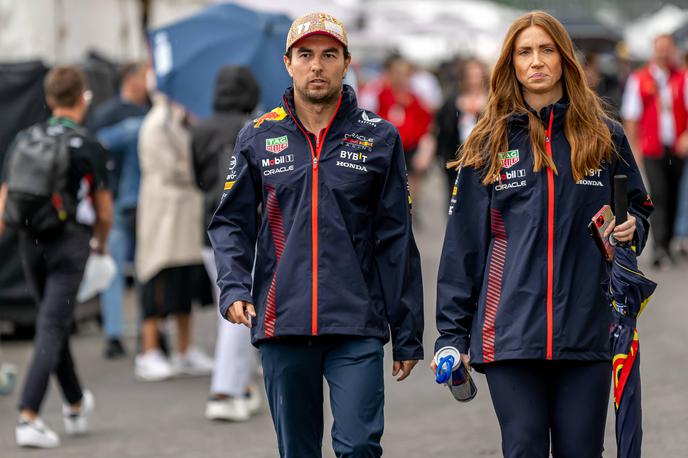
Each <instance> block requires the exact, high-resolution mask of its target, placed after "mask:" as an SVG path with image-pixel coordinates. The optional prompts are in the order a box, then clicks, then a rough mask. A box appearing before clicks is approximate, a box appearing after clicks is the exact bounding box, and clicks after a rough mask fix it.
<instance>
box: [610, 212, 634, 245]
mask: <svg viewBox="0 0 688 458" xmlns="http://www.w3.org/2000/svg"><path fill="white" fill-rule="evenodd" d="M635 224H636V220H635V216H633V215H628V219H627V220H626V222H625V223H623V224H620V225H619V226H617V225H616V219H613V220H612V222H611V223H609V226H607V230H606V231H604V237H605V238H606V237H609V235H610V234H612V233H613V234H614V238H615V239H616V240H617V241H618V242H622V243H626V242H630V241H631V240H633V234H635ZM612 231H613V232H612Z"/></svg>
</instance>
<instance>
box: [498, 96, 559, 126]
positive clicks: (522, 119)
mask: <svg viewBox="0 0 688 458" xmlns="http://www.w3.org/2000/svg"><path fill="white" fill-rule="evenodd" d="M568 107H569V99H568V96H567V95H566V94H564V96H563V97H562V98H561V99H559V100H558V101H557V102H555V103H553V104H551V105H547V106H546V107H543V108H542V109H541V110H540V111H539V112H538V111H536V110H535V109H534V108H532V107H531V106H530V105H528V104H527V103H526V108H527V109H528V111H529V112H530V113H532V114H534V115H535V116H536V117H537V118H538V119H539V120H540V121H541V122H542V123H543V125H544V126H545V127H547V126H548V125H549V117H550V113H552V111H554V119H553V121H552V129H553V130H556V129H562V128H563V127H564V120H565V118H566V110H568ZM510 121H511V122H510V124H511V125H512V126H515V127H516V126H517V127H524V128H526V129H527V128H528V113H516V114H514V115H513V116H512V117H511V120H510Z"/></svg>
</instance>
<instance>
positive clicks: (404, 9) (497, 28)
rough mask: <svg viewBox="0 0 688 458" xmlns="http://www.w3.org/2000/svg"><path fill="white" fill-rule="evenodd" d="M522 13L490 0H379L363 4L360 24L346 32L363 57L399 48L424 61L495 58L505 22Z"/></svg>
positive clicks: (356, 52)
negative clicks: (416, 0)
mask: <svg viewBox="0 0 688 458" xmlns="http://www.w3.org/2000/svg"><path fill="white" fill-rule="evenodd" d="M521 13H522V11H521V10H517V9H514V8H510V7H506V6H503V5H499V4H497V3H493V2H488V1H475V0H456V1H451V2H447V1H441V0H428V1H423V2H400V1H394V0H380V1H376V2H374V3H371V4H369V5H366V6H365V20H364V21H362V24H361V25H362V27H360V28H358V29H356V30H355V31H354V32H353V33H350V42H351V48H352V52H353V53H354V56H356V55H361V56H362V57H363V58H365V57H373V58H379V57H380V56H383V55H384V54H386V53H388V52H389V51H391V50H397V51H399V52H400V53H401V54H403V55H404V56H406V57H407V58H409V59H411V60H413V61H415V62H417V63H419V64H423V65H434V64H436V63H437V62H439V61H441V60H444V59H448V58H451V57H453V56H456V55H475V56H477V57H479V58H481V59H483V60H485V61H487V62H494V61H495V60H496V58H497V56H498V55H499V50H500V48H501V45H502V40H503V38H504V36H505V34H506V31H507V29H508V27H509V24H510V23H511V22H512V21H513V20H514V19H515V18H516V17H518V16H519V15H520V14H521Z"/></svg>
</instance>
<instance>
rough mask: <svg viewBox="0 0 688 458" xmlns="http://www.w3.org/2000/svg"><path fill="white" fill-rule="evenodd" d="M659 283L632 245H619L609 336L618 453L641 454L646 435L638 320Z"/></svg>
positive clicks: (611, 279) (612, 280)
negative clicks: (646, 271) (648, 274)
mask: <svg viewBox="0 0 688 458" xmlns="http://www.w3.org/2000/svg"><path fill="white" fill-rule="evenodd" d="M656 287H657V284H656V283H655V282H653V281H651V280H649V279H648V278H646V277H645V276H644V275H643V273H642V272H640V271H639V270H638V262H637V259H636V256H635V252H634V250H633V249H632V248H631V247H627V246H617V247H616V249H615V255H614V261H613V262H612V265H611V269H610V274H609V290H608V291H609V292H608V297H609V300H610V302H611V304H612V307H613V311H612V314H613V317H614V318H613V321H612V326H611V328H610V333H609V339H610V344H611V349H612V355H613V356H612V370H613V381H614V408H615V412H616V445H617V456H618V457H623V458H628V457H640V445H641V442H642V438H643V429H642V411H641V403H640V358H639V352H640V347H639V342H638V330H637V328H636V323H637V319H638V316H639V315H640V314H641V313H642V311H643V310H644V308H645V306H646V305H647V303H648V301H649V300H650V296H652V293H653V292H654V290H655V288H656Z"/></svg>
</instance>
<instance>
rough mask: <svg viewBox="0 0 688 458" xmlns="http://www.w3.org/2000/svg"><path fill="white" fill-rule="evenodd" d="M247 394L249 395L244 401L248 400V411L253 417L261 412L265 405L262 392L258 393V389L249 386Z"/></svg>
mask: <svg viewBox="0 0 688 458" xmlns="http://www.w3.org/2000/svg"><path fill="white" fill-rule="evenodd" d="M246 392H247V394H246V396H245V397H244V399H245V400H246V405H247V406H248V411H249V412H250V413H251V415H255V414H257V413H258V412H260V407H261V405H262V404H263V401H262V399H261V396H260V392H259V391H258V388H256V387H255V386H253V385H249V386H248V388H246Z"/></svg>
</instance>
